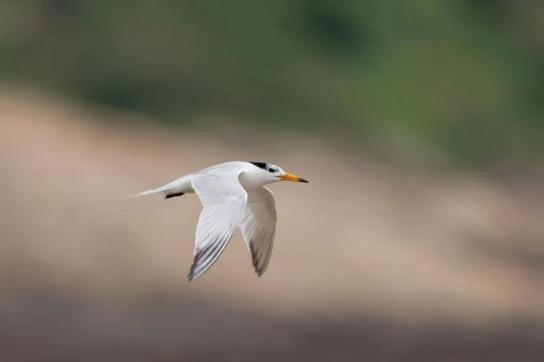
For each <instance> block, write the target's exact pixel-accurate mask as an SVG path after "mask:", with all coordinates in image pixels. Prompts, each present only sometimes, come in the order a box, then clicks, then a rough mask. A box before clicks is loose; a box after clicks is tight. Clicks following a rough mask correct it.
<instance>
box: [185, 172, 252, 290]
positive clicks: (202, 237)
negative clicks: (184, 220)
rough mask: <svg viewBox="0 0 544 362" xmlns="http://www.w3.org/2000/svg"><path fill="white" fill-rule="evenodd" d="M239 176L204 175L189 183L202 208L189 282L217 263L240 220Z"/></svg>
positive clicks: (242, 194)
mask: <svg viewBox="0 0 544 362" xmlns="http://www.w3.org/2000/svg"><path fill="white" fill-rule="evenodd" d="M239 174H240V173H235V174H233V173H230V174H203V175H198V176H195V177H194V178H193V179H192V180H191V183H192V186H193V189H194V190H195V192H196V194H197V195H198V197H199V199H200V201H201V202H202V206H203V208H202V212H201V213H200V217H199V220H198V226H197V228H196V240H195V251H194V260H193V265H192V266H191V270H190V272H189V276H188V277H189V280H192V279H194V278H197V277H199V276H200V275H202V274H204V273H205V272H206V271H207V270H208V269H209V268H210V267H211V266H212V265H213V264H214V263H215V262H216V261H217V259H218V258H219V256H221V253H222V252H223V250H224V249H225V247H226V246H227V244H228V242H229V240H230V239H231V237H232V234H233V233H234V230H235V229H236V227H238V226H239V225H240V223H241V222H242V220H243V215H244V207H245V205H246V200H247V193H246V191H245V190H244V188H243V187H242V185H240V182H239V181H238V176H239Z"/></svg>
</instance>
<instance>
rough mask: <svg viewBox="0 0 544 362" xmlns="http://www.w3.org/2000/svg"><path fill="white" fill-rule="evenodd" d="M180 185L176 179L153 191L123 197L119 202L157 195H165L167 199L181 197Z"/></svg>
mask: <svg viewBox="0 0 544 362" xmlns="http://www.w3.org/2000/svg"><path fill="white" fill-rule="evenodd" d="M180 184H181V180H179V179H178V180H175V181H172V182H170V183H167V184H166V185H163V186H161V187H157V188H155V189H150V190H146V191H142V192H139V193H137V194H134V195H130V196H126V197H123V198H121V200H127V199H132V198H135V197H140V196H146V195H153V194H158V193H164V194H166V198H169V197H172V196H181V195H183V192H181V191H180V186H181V185H180Z"/></svg>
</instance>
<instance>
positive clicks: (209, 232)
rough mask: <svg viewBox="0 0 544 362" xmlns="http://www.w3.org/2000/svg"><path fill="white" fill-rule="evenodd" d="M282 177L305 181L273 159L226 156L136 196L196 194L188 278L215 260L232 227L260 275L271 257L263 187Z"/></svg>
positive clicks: (270, 220) (268, 205) (271, 212)
mask: <svg viewBox="0 0 544 362" xmlns="http://www.w3.org/2000/svg"><path fill="white" fill-rule="evenodd" d="M281 180H285V181H295V182H306V183H307V182H308V181H306V180H305V179H303V178H300V177H298V176H295V175H293V174H290V173H287V172H285V171H283V170H282V169H281V168H280V167H278V166H276V165H273V164H269V163H265V162H244V161H231V162H225V163H221V164H218V165H214V166H211V167H208V168H205V169H203V170H200V171H197V172H194V173H191V174H189V175H186V176H183V177H180V178H178V179H176V180H174V181H172V182H170V183H168V184H166V185H164V186H161V187H158V188H155V189H151V190H147V191H144V192H142V193H140V194H138V195H136V196H143V195H150V194H158V193H162V194H164V195H165V198H167V199H168V198H172V197H176V196H181V195H184V194H187V193H196V194H197V196H198V197H199V199H200V201H201V203H202V206H203V208H202V212H201V213H200V217H199V220H198V226H197V229H196V240H195V249H194V261H193V265H192V266H191V270H190V272H189V276H188V277H189V280H192V279H194V278H196V277H198V276H200V275H202V274H204V273H205V272H206V271H207V270H208V269H209V268H210V267H211V266H212V265H213V264H214V263H215V261H217V259H218V258H219V256H220V255H221V253H222V252H223V250H224V249H225V247H226V246H227V244H228V242H229V240H230V238H231V237H232V234H233V233H234V231H235V230H236V229H237V228H240V230H241V232H242V236H243V237H244V240H245V242H246V244H247V246H248V249H249V251H250V252H251V256H252V259H253V266H254V268H255V271H256V273H257V274H258V275H259V276H260V275H262V274H263V273H264V271H265V270H266V267H267V266H268V262H269V261H270V256H271V253H272V246H273V242H274V233H275V230H276V219H277V218H276V207H275V201H274V196H273V195H272V192H270V190H268V189H267V188H266V187H264V186H265V185H267V184H270V183H273V182H276V181H281Z"/></svg>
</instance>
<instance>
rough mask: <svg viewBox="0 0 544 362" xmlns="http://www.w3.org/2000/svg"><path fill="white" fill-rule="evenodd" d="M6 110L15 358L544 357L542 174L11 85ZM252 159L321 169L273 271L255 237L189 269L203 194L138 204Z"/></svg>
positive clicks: (5, 182) (1, 337)
mask: <svg viewBox="0 0 544 362" xmlns="http://www.w3.org/2000/svg"><path fill="white" fill-rule="evenodd" d="M0 111H1V119H0V172H1V173H0V174H1V175H2V177H1V178H0V201H1V204H2V208H1V210H0V229H1V230H2V234H1V244H0V246H1V248H2V251H1V253H0V281H1V282H2V296H1V299H0V361H8V362H11V361H34V360H36V361H38V360H39V361H44V360H47V361H61V360H66V361H68V360H78V361H87V360H88V361H98V360H100V361H102V360H104V361H106V360H111V361H174V360H191V361H201V360H202V361H203V360H227V361H231V360H232V361H244V360H264V361H278V360H285V361H290V360H292V361H299V360H306V359H308V360H324V361H329V360H368V361H476V360H477V361H541V360H544V288H543V281H544V279H543V277H544V242H543V240H544V224H543V223H542V215H543V214H544V186H543V185H544V183H543V181H544V177H539V176H538V175H539V173H538V172H536V171H535V172H532V174H531V175H530V176H531V177H529V175H526V174H524V173H521V174H512V175H506V176H505V177H504V178H500V179H499V178H498V177H496V176H495V177H491V176H488V177H484V176H482V175H466V174H454V173H449V172H444V171H442V170H441V171H435V172H431V171H426V172H423V171H421V170H414V169H407V168H406V167H398V166H396V165H393V164H384V163H380V162H376V161H371V160H368V159H364V158H360V157H356V156H353V155H349V152H346V151H339V150H337V147H336V146H335V145H334V144H333V143H330V142H324V141H322V140H316V139H304V138H302V139H301V137H300V135H299V136H294V135H293V136H279V135H277V134H274V135H266V134H263V133H251V132H249V131H248V132H242V133H236V132H231V133H229V134H227V135H225V134H224V133H221V134H218V133H216V134H214V135H211V136H210V135H209V134H207V133H205V132H202V131H201V132H196V131H193V132H182V131H179V130H176V131H173V130H165V129H158V128H155V127H153V126H150V123H149V122H146V120H140V122H136V123H135V122H129V121H128V120H129V119H131V118H135V117H136V116H135V115H130V114H128V115H119V114H109V113H107V112H105V111H100V112H98V111H97V112H96V113H90V112H84V111H82V110H80V109H76V108H74V107H68V106H66V105H64V104H62V103H61V102H60V101H58V100H55V99H50V98H38V97H30V96H27V95H21V94H8V93H6V92H4V93H2V94H1V95H0ZM105 120H108V121H110V122H104V121H105ZM135 124H139V126H135ZM246 138H248V139H249V140H250V141H249V142H247V143H246V142H245V140H246ZM238 141H240V142H238ZM236 159H239V160H255V161H261V160H262V161H270V162H274V163H277V164H279V165H281V166H282V167H284V168H286V169H289V170H292V171H296V173H298V174H300V175H303V176H304V177H306V178H308V179H310V180H311V183H310V184H309V185H299V184H277V185H273V186H272V189H273V191H274V192H275V195H276V200H277V205H278V210H279V223H278V232H277V239H276V244H275V250H274V255H273V258H272V262H271V265H270V267H269V269H268V271H267V273H266V274H265V275H264V276H263V277H262V278H257V277H256V276H255V275H254V274H253V272H252V269H251V263H250V260H249V256H248V255H247V251H246V248H245V246H244V245H243V243H242V241H241V238H240V236H239V235H237V236H236V237H235V238H234V239H233V240H232V241H231V244H230V245H229V248H228V249H227V251H226V252H225V253H224V255H223V256H222V258H221V259H220V261H219V263H218V264H216V265H215V266H214V267H213V268H212V270H211V271H210V272H209V273H208V274H206V275H205V276H204V277H203V278H201V279H199V280H197V281H195V282H192V283H188V282H187V281H186V278H185V275H186V272H187V271H188V268H189V266H190V264H191V259H192V247H193V233H194V228H195V223H196V219H197V217H198V212H199V209H200V204H199V202H198V200H197V199H196V197H194V196H191V195H189V196H186V197H182V198H177V199H173V200H169V201H168V202H166V201H164V200H162V199H161V198H160V197H156V198H153V197H150V198H141V199H133V200H127V201H120V198H121V197H123V196H126V195H129V194H132V193H135V192H138V191H141V190H143V189H146V188H149V187H152V186H157V185H160V184H162V183H165V182H166V181H169V180H170V179H173V178H175V177H177V176H180V175H183V174H185V173H188V172H191V171H193V170H196V169H199V168H202V167H204V166H207V165H209V164H213V163H218V162H223V161H226V160H236ZM535 175H536V176H535Z"/></svg>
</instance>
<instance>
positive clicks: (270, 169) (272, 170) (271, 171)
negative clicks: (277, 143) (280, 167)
mask: <svg viewBox="0 0 544 362" xmlns="http://www.w3.org/2000/svg"><path fill="white" fill-rule="evenodd" d="M268 172H270V173H274V172H276V170H275V169H273V168H272V167H270V168H269V169H268Z"/></svg>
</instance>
